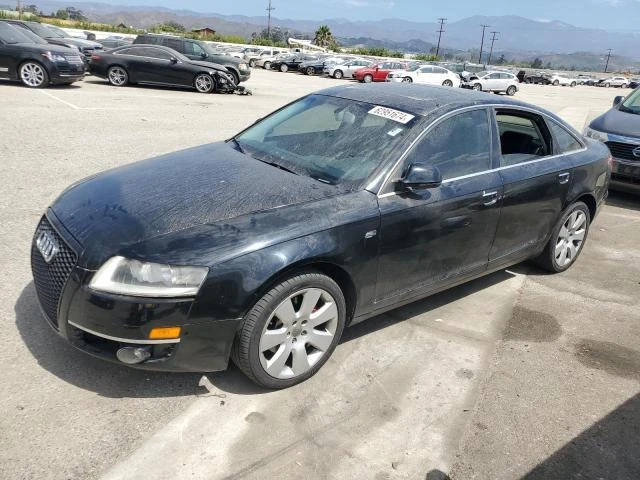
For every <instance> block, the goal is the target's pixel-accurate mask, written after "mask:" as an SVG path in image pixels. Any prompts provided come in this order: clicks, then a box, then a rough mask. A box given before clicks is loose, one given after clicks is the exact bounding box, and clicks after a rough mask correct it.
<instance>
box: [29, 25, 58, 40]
mask: <svg viewBox="0 0 640 480" xmlns="http://www.w3.org/2000/svg"><path fill="white" fill-rule="evenodd" d="M29 28H30V29H31V30H33V31H34V32H35V34H36V35H39V36H40V37H42V38H64V37H65V35H61V34H60V33H58V32H54V31H53V30H50V29H48V28H47V27H45V26H44V25H42V24H41V23H37V22H29Z"/></svg>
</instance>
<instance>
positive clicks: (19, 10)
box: [18, 0, 22, 20]
mask: <svg viewBox="0 0 640 480" xmlns="http://www.w3.org/2000/svg"><path fill="white" fill-rule="evenodd" d="M18 20H22V0H18Z"/></svg>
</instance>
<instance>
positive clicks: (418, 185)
mask: <svg viewBox="0 0 640 480" xmlns="http://www.w3.org/2000/svg"><path fill="white" fill-rule="evenodd" d="M441 184H442V174H441V173H440V170H438V167H435V166H433V165H425V164H422V163H412V164H411V165H409V168H408V169H407V172H406V173H405V175H404V177H403V178H402V180H400V185H402V187H404V188H405V189H407V190H425V189H428V188H436V187H439V186H440V185H441Z"/></svg>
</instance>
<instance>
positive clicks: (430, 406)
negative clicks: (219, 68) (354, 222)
mask: <svg viewBox="0 0 640 480" xmlns="http://www.w3.org/2000/svg"><path fill="white" fill-rule="evenodd" d="M285 79H286V81H285ZM339 82H340V81H338V80H334V79H330V78H321V77H306V76H302V75H297V74H293V73H288V74H283V73H279V72H268V71H264V70H260V69H256V70H254V71H253V74H252V78H251V80H250V81H249V82H247V84H246V86H247V88H249V89H251V90H252V91H253V95H252V96H238V95H215V94H214V95H203V94H198V93H195V92H190V91H181V90H174V89H159V88H148V87H127V88H117V87H111V86H109V85H108V84H107V83H106V81H103V80H101V79H98V78H96V77H90V76H89V77H87V78H86V79H85V81H84V82H80V83H78V84H74V85H73V86H70V87H56V88H49V89H44V90H30V89H26V88H24V87H22V86H19V85H18V84H8V83H2V84H0V99H1V101H2V107H1V108H0V149H1V150H0V151H1V152H2V161H1V162H0V172H1V174H2V179H3V189H2V196H1V197H0V221H1V223H2V226H3V228H2V230H1V231H0V254H1V258H2V259H3V260H2V265H3V268H2V269H1V272H0V279H1V280H2V285H3V286H4V288H3V289H2V290H1V291H0V321H1V322H2V327H3V333H4V347H3V348H2V349H0V360H1V361H2V364H3V366H4V368H3V369H2V373H0V379H1V382H2V384H3V385H4V386H5V387H4V388H3V389H2V393H0V402H1V403H2V405H3V412H4V414H3V415H2V417H1V418H0V432H2V433H1V436H0V446H1V447H2V448H1V450H0V478H3V479H83V480H84V479H98V478H103V479H139V478H143V477H146V478H152V479H164V478H166V479H169V478H194V479H205V478H206V479H222V478H233V479H240V478H243V479H244V478H251V479H253V478H255V479H262V478H274V479H275V478H278V479H298V478H327V479H343V478H357V479H375V480H383V479H395V478H401V479H405V478H407V479H409V478H410V479H414V478H416V479H424V478H427V479H429V480H436V479H444V478H447V477H446V475H449V476H450V477H451V478H454V479H456V480H457V479H473V478H477V479H489V478H490V479H516V478H527V479H538V478H557V479H561V478H615V479H627V478H628V479H632V478H638V477H640V456H638V454H637V452H639V451H640V329H639V328H638V325H639V323H638V322H639V321H640V308H639V307H640V295H638V293H639V291H640V247H639V245H640V197H634V196H632V195H627V194H620V193H612V194H611V196H610V198H609V200H608V204H607V205H606V206H605V208H604V209H603V210H602V212H601V213H600V216H599V217H598V218H597V219H596V220H595V223H594V224H593V225H592V228H591V232H590V239H589V241H588V242H587V244H586V246H585V250H584V251H583V253H582V256H581V258H580V260H579V261H578V262H577V264H576V265H575V266H574V267H572V268H571V269H570V270H568V271H567V272H565V273H563V274H559V275H547V274H543V273H542V272H541V271H539V270H537V269H536V268H535V267H533V266H531V265H529V264H522V265H518V266H516V267H514V268H512V269H509V270H508V271H501V272H498V273H495V274H493V275H491V276H488V277H486V278H483V279H480V280H477V281H475V282H472V283H470V284H467V285H464V286H461V287H458V288H456V289H453V290H451V291H448V292H445V293H444V294H440V295H438V296H435V297H432V298H430V299H426V300H423V301H420V302H417V303H414V304H411V305H408V306H406V307H404V308H401V309H398V310H395V311H392V312H390V313H388V314H385V315H382V316H380V317H376V318H374V319H371V320H369V321H367V322H364V323H363V324H360V325H357V326H355V327H353V328H351V329H349V330H347V331H346V332H345V335H344V338H343V340H342V342H341V344H340V345H339V347H338V349H337V350H336V352H335V354H334V356H333V357H332V359H331V360H330V361H329V362H328V363H327V365H326V366H325V367H323V369H322V370H321V371H320V372H319V374H318V375H316V376H315V377H312V378H311V379H310V380H309V381H307V382H305V383H303V384H301V385H298V386H296V387H293V388H291V389H287V390H284V391H277V392H270V391H263V390H259V389H257V388H256V387H254V386H253V384H251V383H250V382H249V381H248V380H247V379H246V378H245V377H244V376H243V375H242V374H241V373H239V372H238V371H237V370H236V369H235V368H234V367H232V368H231V369H230V370H229V371H227V372H220V373H215V374H206V375H200V374H163V373H150V372H141V371H137V370H132V369H128V368H124V367H119V366H117V365H112V364H107V363H104V362H102V361H100V360H96V359H93V358H90V357H88V356H86V355H85V354H82V353H79V352H77V351H75V350H74V349H73V348H72V347H70V346H68V345H67V344H66V343H65V341H63V340H61V339H59V338H58V337H57V336H56V335H55V334H54V333H53V331H52V330H51V329H50V328H49V327H48V326H47V324H46V323H45V321H44V319H43V318H41V315H40V312H39V308H38V305H37V300H36V296H35V291H34V287H33V283H32V280H31V272H30V266H29V252H30V245H31V236H32V234H33V231H34V229H35V226H36V224H37V222H38V219H39V218H40V216H41V215H42V213H43V211H44V210H45V209H46V207H47V205H49V204H50V203H51V202H52V201H53V200H54V199H55V198H56V196H57V195H58V194H59V193H60V192H62V190H63V189H64V188H65V187H67V186H68V185H69V184H71V183H73V182H75V181H77V180H79V179H81V178H83V177H86V176H88V175H91V174H94V173H96V172H100V171H103V170H105V169H108V168H112V167H116V166H119V165H125V164H128V163H131V162H135V161H137V160H141V159H144V158H148V157H151V156H155V155H159V154H163V153H168V152H171V151H175V150H180V149H184V148H188V147H192V146H196V145H200V144H203V143H208V142H212V141H218V140H222V139H225V138H228V137H229V136H230V135H231V134H233V133H235V132H237V131H238V130H240V129H242V128H243V127H245V126H248V125H250V124H251V123H253V122H254V121H255V120H256V119H258V118H260V117H262V116H264V115H266V114H267V113H269V112H270V111H272V110H273V109H275V108H277V107H280V106H282V105H284V104H285V103H288V102H289V101H291V100H293V99H295V98H297V97H299V96H302V95H304V94H306V93H309V92H312V91H315V90H318V89H321V88H325V87H329V86H332V85H335V84H336V83H339ZM626 93H628V90H626V91H622V92H621V91H620V90H618V89H605V88H596V87H586V86H585V87H576V88H569V87H550V86H539V85H522V86H521V91H520V92H519V93H517V94H516V98H518V99H521V100H523V101H527V102H530V103H534V104H536V105H539V106H542V107H545V108H547V109H549V110H551V111H553V112H555V113H557V114H559V115H560V116H561V117H563V118H564V119H566V120H567V121H568V122H569V123H571V124H572V125H573V126H574V127H576V128H577V129H579V130H582V128H583V127H584V125H585V123H586V122H588V121H589V120H591V119H592V118H594V117H595V116H597V115H599V114H600V113H602V112H604V111H605V110H607V109H608V108H609V107H610V105H611V102H612V100H613V97H614V96H615V95H620V94H626Z"/></svg>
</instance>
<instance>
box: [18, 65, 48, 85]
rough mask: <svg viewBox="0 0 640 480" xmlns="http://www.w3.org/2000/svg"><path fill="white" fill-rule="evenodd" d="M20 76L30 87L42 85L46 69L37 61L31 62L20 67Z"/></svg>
mask: <svg viewBox="0 0 640 480" xmlns="http://www.w3.org/2000/svg"><path fill="white" fill-rule="evenodd" d="M20 78H21V79H22V82H23V83H24V84H25V85H27V86H28V87H36V88H37V87H40V86H42V84H43V83H44V79H45V71H44V68H42V67H41V66H40V65H38V64H37V63H33V62H29V63H25V64H24V65H22V67H21V68H20Z"/></svg>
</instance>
